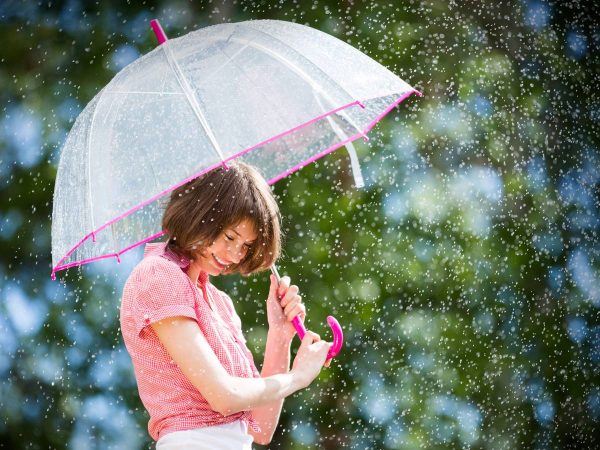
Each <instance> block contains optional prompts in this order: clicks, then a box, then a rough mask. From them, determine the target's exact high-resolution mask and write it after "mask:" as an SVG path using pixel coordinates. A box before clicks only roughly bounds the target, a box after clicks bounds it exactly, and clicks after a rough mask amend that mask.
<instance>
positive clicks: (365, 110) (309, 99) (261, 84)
mask: <svg viewBox="0 0 600 450" xmlns="http://www.w3.org/2000/svg"><path fill="white" fill-rule="evenodd" d="M152 27H153V28H154V31H155V33H156V34H157V37H158V39H159V43H160V44H161V45H160V46H159V47H157V48H156V49H154V50H153V51H151V52H150V53H148V54H146V55H145V56H143V57H141V58H139V59H138V60H136V61H134V62H133V63H131V64H130V65H128V66H127V67H125V68H124V69H123V70H122V71H121V72H119V73H118V74H117V75H116V76H115V77H114V78H113V79H112V80H111V81H110V83H109V84H108V85H107V86H106V87H105V88H104V89H102V90H101V91H100V92H99V93H98V94H97V95H96V96H95V97H94V98H93V99H92V101H91V102H90V103H89V104H88V105H87V106H86V108H85V109H84V110H83V112H82V113H81V114H80V115H79V117H78V118H77V121H76V122H75V125H74V126H73V128H72V130H71V131H70V133H69V135H68V137H67V141H66V143H65V145H64V148H63V150H62V153H61V156H60V162H59V166H58V173H57V177H56V184H55V191H54V204H53V212H52V265H53V268H52V276H53V277H54V276H55V273H56V272H57V271H60V270H63V269H66V268H69V267H73V266H76V265H81V264H85V263H88V262H92V261H96V260H99V259H104V258H116V259H117V260H119V257H120V255H122V254H123V253H125V252H127V251H128V250H130V249H132V248H134V247H136V246H139V245H141V244H143V243H145V242H148V241H151V240H153V239H156V238H158V237H159V236H161V235H162V234H163V231H162V230H161V217H162V203H161V201H160V200H161V199H163V197H165V196H166V195H168V194H169V193H170V192H171V191H172V190H174V189H175V188H177V187H178V186H181V185H183V184H185V183H187V182H188V181H190V180H191V179H193V178H195V177H198V176H200V175H202V174H203V173H206V172H208V171H210V170H213V169H214V168H216V167H218V166H220V165H223V166H226V165H227V163H228V162H229V161H232V160H241V161H244V162H246V163H248V164H251V165H253V166H255V167H256V168H257V169H258V170H259V171H260V172H261V173H262V175H263V176H264V177H265V179H266V180H268V182H269V183H270V184H273V183H275V182H276V181H278V180H279V179H281V178H283V177H285V176H286V175H289V174H290V173H292V172H294V171H296V170H298V169H300V168H301V167H303V166H304V165H306V164H308V163H310V162H312V161H315V160H316V159H318V158H320V157H322V156H324V155H326V154H327V153H329V152H332V151H334V150H335V149H337V148H339V147H342V146H346V148H347V149H348V151H349V153H350V160H351V163H352V169H353V174H354V178H355V181H356V184H357V185H358V186H361V185H362V177H361V175H360V167H359V163H358V159H357V157H356V153H355V151H354V147H353V146H352V141H354V140H356V139H358V138H364V139H366V138H367V137H366V135H367V132H368V131H369V130H370V129H371V128H372V127H373V126H374V125H375V124H376V123H377V122H378V121H379V120H380V119H381V118H382V117H383V116H384V115H385V114H387V113H388V112H389V111H390V110H392V109H393V108H394V106H396V105H397V104H399V103H400V102H401V101H403V100H404V99H405V98H407V97H408V96H410V95H411V94H413V93H416V94H419V93H418V92H417V91H416V90H415V89H413V88H412V87H411V86H410V85H408V84H407V83H405V82H404V81H402V80H401V79H400V78H398V77H397V76H396V75H394V74H393V73H391V72H390V71H389V70H387V69H386V68H385V67H383V66H382V65H380V64H379V63H377V62H376V61H374V60H373V59H371V58H369V57H368V56H366V55H365V54H363V53H361V52H360V51H358V50H357V49H355V48H354V47H352V46H350V45H348V44H346V43H344V42H342V41H340V40H338V39H336V38H334V37H332V36H330V35H328V34H326V33H323V32H320V31H318V30H315V29H312V28H310V27H307V26H303V25H299V24H296V23H291V22H283V21H275V20H258V21H248V22H240V23H225V24H219V25H214V26H210V27H207V28H204V29H201V30H198V31H194V32H191V33H189V34H187V35H185V36H183V37H180V38H176V39H170V40H167V39H166V36H165V35H164V33H163V32H162V29H161V28H160V25H159V24H158V22H157V21H153V22H152Z"/></svg>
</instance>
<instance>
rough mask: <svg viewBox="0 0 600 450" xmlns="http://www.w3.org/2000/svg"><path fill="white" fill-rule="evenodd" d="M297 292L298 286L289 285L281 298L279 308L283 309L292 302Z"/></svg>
mask: <svg viewBox="0 0 600 450" xmlns="http://www.w3.org/2000/svg"><path fill="white" fill-rule="evenodd" d="M298 290H299V289H298V286H296V285H295V284H293V285H291V286H290V287H289V288H288V289H287V291H285V293H284V295H283V297H282V298H281V306H282V307H285V306H286V305H287V304H288V303H290V301H292V299H293V298H294V297H295V296H296V295H298Z"/></svg>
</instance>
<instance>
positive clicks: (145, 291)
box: [132, 256, 196, 336]
mask: <svg viewBox="0 0 600 450" xmlns="http://www.w3.org/2000/svg"><path fill="white" fill-rule="evenodd" d="M137 269H138V270H136V272H135V273H134V274H132V275H133V276H134V277H135V283H136V285H137V286H138V289H137V294H136V296H135V301H134V304H133V305H132V313H133V315H134V317H133V319H134V322H135V331H136V333H137V334H138V335H140V336H141V333H142V331H143V330H144V328H145V327H147V326H148V325H150V324H152V323H155V322H158V321H160V320H163V319H166V318H168V317H175V316H184V317H190V318H192V319H196V311H195V309H194V293H193V291H192V286H191V282H190V281H189V278H188V277H187V275H186V274H185V273H184V272H183V271H182V270H181V268H180V267H179V266H178V265H177V264H175V263H173V262H171V261H169V260H167V259H165V258H162V257H160V256H153V257H149V258H147V259H146V260H145V261H144V264H141V265H140V266H138V267H137Z"/></svg>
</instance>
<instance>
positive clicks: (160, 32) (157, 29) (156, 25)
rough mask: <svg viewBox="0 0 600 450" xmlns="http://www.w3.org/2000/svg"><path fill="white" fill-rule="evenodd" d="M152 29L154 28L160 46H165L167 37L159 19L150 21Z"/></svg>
mask: <svg viewBox="0 0 600 450" xmlns="http://www.w3.org/2000/svg"><path fill="white" fill-rule="evenodd" d="M150 27H151V28H152V31H154V35H155V36H156V39H157V40H158V45H162V44H164V43H165V42H166V41H167V35H166V34H165V32H164V30H163V29H162V27H161V26H160V22H159V21H158V19H152V20H151V21H150Z"/></svg>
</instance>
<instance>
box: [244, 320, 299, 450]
mask: <svg viewBox="0 0 600 450" xmlns="http://www.w3.org/2000/svg"><path fill="white" fill-rule="evenodd" d="M291 344H292V340H291V339H290V338H289V337H285V336H282V335H281V334H279V333H274V332H272V331H269V333H268V334H267V345H266V347H265V359H264V362H263V367H262V371H261V377H263V378H266V377H269V376H271V375H275V374H286V373H288V372H289V371H290V348H291ZM282 407H283V398H282V399H280V400H275V401H273V402H271V403H267V404H266V405H263V406H259V407H256V408H254V409H253V410H252V417H254V420H256V422H257V423H258V425H259V426H260V429H261V432H260V434H258V433H255V432H253V431H252V430H248V433H250V434H251V435H252V436H253V437H254V442H256V443H258V444H261V445H266V444H268V443H269V442H271V439H272V438H273V434H274V433H275V429H276V428H277V424H278V423H279V415H280V414H281V408H282Z"/></svg>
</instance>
